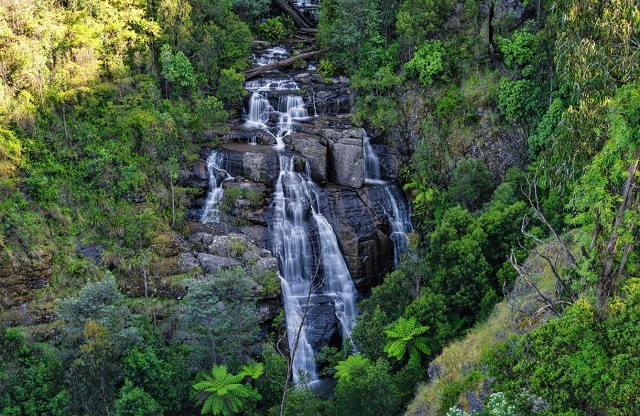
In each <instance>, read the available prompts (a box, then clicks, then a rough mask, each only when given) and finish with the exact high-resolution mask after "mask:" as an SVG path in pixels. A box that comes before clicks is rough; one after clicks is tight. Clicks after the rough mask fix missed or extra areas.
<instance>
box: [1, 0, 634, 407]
mask: <svg viewBox="0 0 640 416" xmlns="http://www.w3.org/2000/svg"><path fill="white" fill-rule="evenodd" d="M278 3H282V2H280V1H279V2H276V1H274V2H271V1H269V0H254V1H248V0H233V1H227V0H148V1H147V0H0V39H1V41H0V415H1V416H9V415H11V416H18V415H122V416H124V415H136V416H141V415H158V414H163V415H191V414H194V415H195V414H200V413H203V414H205V413H207V414H208V413H211V414H215V415H217V414H222V415H230V414H244V415H285V414H286V415H290V416H293V415H372V416H373V415H398V414H404V413H405V412H407V414H412V415H414V414H415V415H447V416H454V415H466V414H469V413H471V412H475V413H477V414H482V415H512V416H515V415H529V414H540V415H566V416H569V415H571V416H574V415H575V416H577V415H638V414H640V399H639V397H640V395H639V394H638V393H639V391H638V386H640V280H639V278H640V275H639V274H638V273H639V268H638V266H639V261H640V258H639V256H638V248H637V245H636V244H637V242H638V239H639V238H640V234H639V233H638V229H637V228H636V227H638V226H640V194H638V189H637V188H638V185H639V181H638V168H639V167H640V166H639V165H640V83H639V82H640V81H639V80H640V37H639V35H638V34H639V33H640V6H639V5H638V4H637V2H636V1H634V0H610V1H606V2H603V1H597V0H586V1H578V0H537V1H535V2H533V1H527V0H525V1H524V2H522V3H521V2H518V1H511V0H504V1H502V0H492V1H485V0H464V1H463V0H460V1H456V0H440V1H437V0H388V1H384V0H322V1H321V2H319V5H318V8H317V11H316V12H317V14H316V16H317V30H309V29H306V30H305V31H304V33H305V34H306V35H305V36H309V33H312V34H314V35H315V36H314V39H313V40H312V43H313V44H312V45H311V46H310V47H308V45H306V43H305V42H307V40H306V39H307V38H304V39H305V41H304V42H303V41H301V40H300V39H302V38H296V37H295V36H296V32H297V30H298V28H297V27H296V22H295V21H294V19H292V18H291V17H290V16H289V15H288V13H286V11H284V10H283V9H282V7H278ZM285 3H286V2H285ZM282 42H289V43H292V44H296V43H299V44H300V45H301V46H300V51H302V47H308V49H306V51H309V50H313V51H314V54H313V59H315V60H317V72H318V74H320V75H321V76H322V77H324V78H325V79H326V80H327V82H328V83H330V82H332V81H331V80H332V79H334V78H336V77H343V78H345V77H346V78H348V79H349V88H350V90H351V91H352V93H353V97H354V99H353V103H352V104H353V105H352V109H351V116H350V120H349V122H351V123H353V125H354V126H357V127H362V128H364V129H366V131H368V132H370V135H371V136H372V137H374V138H375V140H377V141H379V142H384V143H386V144H388V145H389V146H391V147H393V148H396V149H398V153H399V154H400V155H401V158H402V161H403V164H402V166H401V168H400V169H399V173H398V179H399V180H400V181H401V182H402V184H403V186H404V189H405V190H406V192H407V193H408V195H410V199H411V204H412V220H413V223H414V227H415V232H414V233H413V234H412V236H411V244H410V247H409V249H408V250H407V252H406V253H404V254H403V255H402V259H401V261H400V263H399V265H398V267H397V269H396V270H394V271H392V272H390V273H388V274H387V275H386V276H385V278H384V279H383V281H382V282H381V284H379V285H378V286H376V287H373V289H371V290H370V293H366V294H365V295H366V296H364V300H363V301H362V302H360V304H359V305H358V311H359V314H358V319H357V324H356V326H355V328H354V329H353V332H352V339H351V340H350V341H349V342H347V341H345V342H344V346H343V348H341V349H340V348H335V347H331V348H325V350H324V351H323V353H322V354H320V355H321V356H319V357H317V359H318V361H319V362H320V363H321V367H322V374H323V375H324V376H325V377H326V378H328V379H332V380H333V381H334V384H335V387H334V388H333V389H332V392H331V393H330V394H327V395H316V394H314V393H313V392H312V391H311V389H309V388H308V387H307V386H306V385H305V383H304V382H303V383H299V384H298V385H293V384H292V383H291V380H292V375H291V365H290V361H291V360H290V355H289V354H290V352H286V351H284V352H283V349H282V348H280V342H281V341H282V336H283V333H284V331H285V330H284V326H285V325H284V323H283V321H284V317H283V315H282V313H280V314H279V315H278V316H277V317H276V318H275V319H273V320H271V321H270V322H269V323H268V325H264V324H263V323H261V322H260V321H259V312H258V304H257V298H258V297H259V296H260V294H262V295H264V293H267V292H268V293H270V294H271V295H273V294H275V295H274V296H276V297H277V296H280V291H279V290H280V289H279V280H278V278H277V276H275V273H273V272H271V273H268V272H264V271H260V270H257V268H255V267H250V266H252V265H255V262H253V263H252V262H250V261H247V263H246V264H245V263H243V264H239V265H237V266H236V267H228V268H225V269H224V270H218V271H217V272H216V273H215V274H208V273H204V272H203V271H202V270H198V269H197V268H195V269H194V270H188V271H185V272H183V271H182V270H178V269H177V268H176V267H175V266H174V265H173V264H170V262H169V260H167V259H169V258H170V257H171V256H170V255H169V254H167V253H172V252H174V251H177V250H179V248H176V246H177V245H179V244H178V243H176V242H175V241H176V240H175V238H174V236H175V235H180V234H181V233H185V232H186V230H187V229H188V228H190V227H193V224H192V222H193V219H192V218H189V215H188V208H189V203H190V202H189V201H190V200H191V199H192V197H193V195H194V193H196V192H197V191H196V190H194V189H193V187H192V186H191V185H190V183H189V182H188V181H187V180H185V179H184V172H185V170H188V169H189V167H191V166H193V164H194V163H195V162H196V161H197V160H199V159H201V158H202V149H209V148H213V147H215V146H216V144H217V143H219V140H220V137H221V135H222V134H224V133H225V132H226V131H227V129H228V128H229V127H228V122H229V121H230V120H237V119H239V118H241V117H242V111H243V105H244V103H245V97H246V96H247V94H248V92H247V91H246V90H245V88H244V82H245V75H244V74H243V72H244V71H246V70H247V69H249V59H250V55H251V47H252V44H253V45H255V44H264V43H267V44H273V45H277V44H280V43H282ZM303 44H304V45H303ZM316 50H318V51H319V52H318V53H317V55H316V54H315V51H316ZM243 195H244V197H246V196H247V194H246V192H245V194H243ZM235 197H238V194H237V193H236V194H235ZM227 198H234V195H233V194H230V195H228V196H227ZM231 205H233V202H232V203H231ZM225 250H227V251H229V252H238V253H240V254H242V253H246V250H247V245H246V244H244V243H242V242H238V243H237V244H236V243H234V244H231V245H230V246H229V247H226V248H225ZM245 257H247V256H245ZM203 276H206V277H203ZM523 287H527V288H528V289H527V290H528V291H529V292H531V293H533V294H534V295H533V297H535V299H536V302H537V303H535V305H536V306H535V308H533V309H531V310H529V311H526V313H525V311H523V310H522V309H519V308H517V307H515V306H514V305H515V301H514V300H513V299H514V296H517V292H518V289H522V288H523ZM257 292H260V294H258V293H257ZM514 293H516V294H515V295H514ZM505 296H506V297H507V300H506V301H505V300H504V299H505ZM509 300H510V302H509ZM505 302H509V304H510V305H511V308H510V311H509V317H510V318H509V319H508V321H509V325H506V326H505V328H504V330H502V331H501V332H500V333H501V335H500V336H495V337H492V338H491V339H490V340H488V341H487V342H486V345H483V347H482V352H481V354H479V357H478V359H477V361H476V362H475V363H473V364H472V365H470V366H469V368H466V369H465V371H464V372H463V374H461V375H460V376H459V377H457V378H456V379H451V380H446V382H445V383H444V387H443V389H442V390H441V391H440V392H439V393H438V394H437V396H438V397H437V400H435V399H434V400H431V402H429V400H427V401H426V402H422V401H421V400H425V399H424V397H427V396H425V395H421V394H420V393H418V391H419V389H423V388H425V387H426V388H428V387H429V383H430V382H431V383H433V381H434V377H432V373H433V371H432V369H433V368H434V366H433V365H430V363H432V362H434V360H435V359H436V357H438V355H439V354H440V353H441V352H442V351H443V349H445V348H446V347H447V346H448V345H451V343H454V342H456V341H459V340H461V339H463V338H464V337H465V336H466V335H468V334H472V333H473V331H474V330H476V329H477V328H479V327H480V326H481V325H483V324H485V323H486V322H488V321H490V320H491V319H492V318H495V317H496V315H497V314H498V313H499V311H500V305H506V303H505ZM496 305H498V306H496ZM279 341H280V342H279ZM462 354H464V351H463V352H462ZM303 380H304V377H303ZM430 380H431V381H430ZM473 391H475V392H480V393H478V394H477V395H479V396H481V397H480V398H479V402H480V405H479V406H476V407H473V406H471V405H470V404H469V403H468V400H467V397H468V396H469V395H468V393H469V392H473ZM416 396H417V398H416ZM411 402H413V403H412V404H411V405H410V403H411ZM407 409H410V410H407Z"/></svg>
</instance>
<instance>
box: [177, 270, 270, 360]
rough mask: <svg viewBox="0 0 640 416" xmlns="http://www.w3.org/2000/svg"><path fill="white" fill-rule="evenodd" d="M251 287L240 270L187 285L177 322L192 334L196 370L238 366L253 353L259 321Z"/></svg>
mask: <svg viewBox="0 0 640 416" xmlns="http://www.w3.org/2000/svg"><path fill="white" fill-rule="evenodd" d="M252 288H253V286H252V281H251V279H249V277H248V276H247V273H246V271H245V270H244V269H243V268H241V267H234V268H231V269H228V270H220V271H219V272H218V273H217V274H216V275H215V276H212V277H207V278H205V279H204V280H193V281H191V282H190V284H189V293H187V295H186V296H185V298H184V306H183V308H182V313H181V316H180V319H181V322H182V327H183V329H185V330H187V331H188V332H189V333H191V334H192V337H190V338H191V344H192V346H193V348H194V355H193V358H192V359H193V360H194V364H195V365H196V368H203V367H205V368H206V366H211V365H212V364H214V363H218V362H220V363H222V362H227V363H231V364H233V365H235V366H238V365H239V364H240V363H241V362H242V361H244V359H245V356H246V355H249V354H250V353H253V352H256V348H257V344H256V340H257V335H258V318H257V312H256V306H255V303H254V301H253V299H252V296H253V291H252Z"/></svg>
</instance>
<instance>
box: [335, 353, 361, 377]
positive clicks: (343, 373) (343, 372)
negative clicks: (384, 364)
mask: <svg viewBox="0 0 640 416" xmlns="http://www.w3.org/2000/svg"><path fill="white" fill-rule="evenodd" d="M368 361H369V360H368V359H366V358H365V357H363V356H362V355H350V356H349V357H347V359H346V360H344V361H339V362H338V365H336V370H337V371H336V374H335V376H334V377H336V378H338V379H340V380H343V379H344V380H345V381H351V379H352V378H353V376H354V374H357V373H358V372H359V369H360V368H362V367H363V366H364V365H366V364H367V362H368Z"/></svg>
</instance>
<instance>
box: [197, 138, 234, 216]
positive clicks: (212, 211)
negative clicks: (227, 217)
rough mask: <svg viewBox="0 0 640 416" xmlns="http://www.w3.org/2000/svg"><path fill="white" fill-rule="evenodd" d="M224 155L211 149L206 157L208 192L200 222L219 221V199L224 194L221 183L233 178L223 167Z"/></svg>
mask: <svg viewBox="0 0 640 416" xmlns="http://www.w3.org/2000/svg"><path fill="white" fill-rule="evenodd" d="M224 163H225V157H224V154H223V153H220V152H218V151H216V150H212V151H211V154H209V157H208V158H207V171H208V173H209V193H208V194H207V199H206V200H205V202H204V209H203V212H202V216H201V217H200V222H203V223H205V224H206V223H216V222H220V206H219V205H220V200H221V199H222V196H223V195H224V188H223V187H222V185H223V183H224V182H225V181H228V180H233V177H232V176H231V175H229V172H227V170H226V169H225V168H224Z"/></svg>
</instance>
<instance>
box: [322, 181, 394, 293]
mask: <svg viewBox="0 0 640 416" xmlns="http://www.w3.org/2000/svg"><path fill="white" fill-rule="evenodd" d="M326 192H327V199H328V209H329V212H330V215H331V218H332V221H333V229H334V231H335V233H336V236H337V238H338V243H339V244H340V249H341V250H342V253H343V255H344V257H345V260H346V262H347V266H348V267H349V271H350V272H351V277H352V278H353V279H354V280H355V283H356V286H358V287H361V288H363V287H370V286H371V285H372V284H373V283H376V282H380V281H381V279H382V277H383V276H384V274H386V273H387V272H389V271H390V270H391V268H392V267H393V242H392V241H391V239H390V238H389V234H390V230H389V224H388V221H387V217H386V215H384V213H383V212H380V210H379V209H378V207H377V206H375V205H373V203H374V202H373V201H375V200H377V201H378V202H380V201H379V198H377V197H376V196H375V195H373V198H366V197H367V196H368V194H369V193H370V192H369V191H368V190H356V189H342V188H336V187H332V188H327V189H326ZM361 195H363V196H365V198H364V199H363V198H362V197H361ZM370 204H371V205H370ZM379 206H384V205H382V204H381V205H379Z"/></svg>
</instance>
